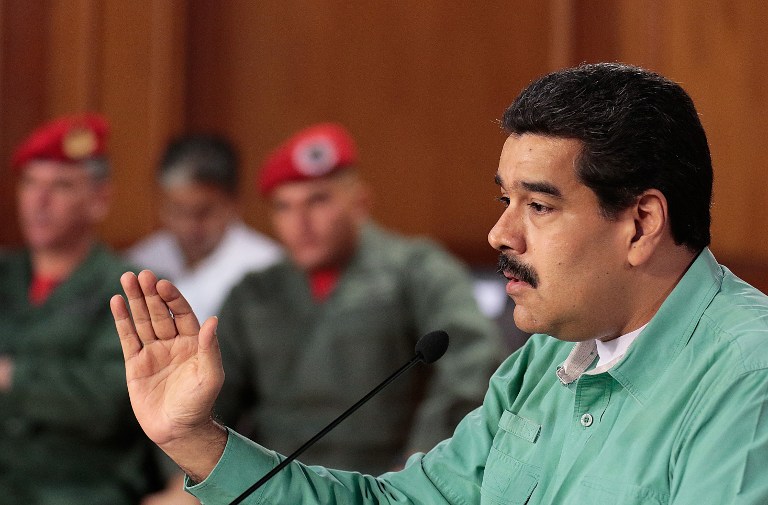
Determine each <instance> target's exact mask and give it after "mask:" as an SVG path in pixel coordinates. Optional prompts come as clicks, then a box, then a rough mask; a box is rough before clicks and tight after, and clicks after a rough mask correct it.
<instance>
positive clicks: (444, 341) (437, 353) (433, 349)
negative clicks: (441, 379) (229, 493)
mask: <svg viewBox="0 0 768 505" xmlns="http://www.w3.org/2000/svg"><path fill="white" fill-rule="evenodd" d="M447 349H448V334H447V333H446V332H444V331H443V330H435V331H431V332H429V333H427V334H426V335H424V336H423V337H421V338H420V339H419V341H418V342H416V354H415V355H414V356H413V358H411V360H410V361H408V362H407V363H406V364H405V365H403V366H401V367H400V369H398V370H397V371H396V372H395V373H393V374H392V375H390V376H389V377H387V378H386V379H384V381H383V382H382V383H381V384H379V385H378V386H376V387H375V388H373V390H371V392H370V393H368V394H367V395H365V396H364V397H362V398H361V399H360V400H359V401H358V402H357V403H355V404H354V405H352V406H351V407H350V408H348V409H347V410H346V411H344V413H343V414H341V415H340V416H339V417H337V418H336V419H334V420H333V421H331V423H330V424H329V425H328V426H326V427H325V428H323V429H322V430H320V432H319V433H318V434H317V435H315V436H314V437H312V438H310V439H309V440H308V441H307V442H305V443H304V445H302V446H301V447H299V448H298V449H296V450H295V451H294V452H293V453H292V454H291V455H290V456H288V457H287V458H285V459H284V460H283V461H281V462H280V463H279V464H278V465H277V466H276V467H274V468H273V469H272V470H270V471H269V473H267V474H266V475H264V477H262V478H261V479H259V480H258V481H257V482H256V483H255V484H253V485H252V486H251V487H249V488H248V489H246V490H245V491H244V492H243V493H242V494H241V495H240V496H238V497H237V498H235V499H234V501H232V502H231V503H230V504H229V505H237V504H238V503H241V502H242V501H243V500H245V499H246V498H247V497H248V496H249V495H250V494H251V493H253V492H254V491H256V490H257V489H259V488H260V487H261V486H263V485H264V484H265V483H266V482H267V481H268V480H269V479H271V478H272V477H274V476H275V474H277V472H279V471H280V470H282V469H283V468H285V467H286V466H288V465H289V464H290V463H291V461H293V460H294V459H296V458H297V457H298V456H299V455H300V454H301V453H302V452H304V451H306V450H307V449H309V448H310V447H311V446H312V445H313V444H314V443H315V442H317V441H318V440H320V439H321V438H323V437H324V436H325V435H326V434H327V433H328V432H329V431H331V430H332V429H334V428H335V427H336V426H337V425H338V424H339V423H341V422H342V421H343V420H344V419H346V418H347V417H349V415H350V414H352V413H353V412H354V411H356V410H357V409H359V408H360V407H361V406H362V405H363V404H364V403H365V402H367V401H368V400H370V399H371V398H373V396H374V395H376V394H377V393H378V392H379V391H381V390H382V389H384V388H385V387H387V386H388V385H389V384H390V383H391V382H392V381H394V380H395V379H397V378H398V377H400V375H402V374H403V372H405V371H406V370H408V369H409V368H411V367H412V366H413V365H415V364H416V363H418V362H420V361H423V362H424V363H434V362H435V361H437V360H439V359H440V358H441V357H442V356H443V354H445V351H446V350H447Z"/></svg>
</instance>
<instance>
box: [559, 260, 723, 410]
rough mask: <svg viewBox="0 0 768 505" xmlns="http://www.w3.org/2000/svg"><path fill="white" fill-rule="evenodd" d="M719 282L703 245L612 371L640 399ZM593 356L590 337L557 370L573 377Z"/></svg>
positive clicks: (569, 378)
mask: <svg viewBox="0 0 768 505" xmlns="http://www.w3.org/2000/svg"><path fill="white" fill-rule="evenodd" d="M722 282H723V271H722V268H721V267H720V265H718V263H717V260H715V257H714V256H713V255H712V252H711V251H710V250H709V249H707V248H705V249H704V250H703V251H702V252H701V253H700V254H699V256H698V257H697V258H696V259H695V260H694V262H693V263H692V264H691V266H690V268H688V271H687V272H686V273H685V274H684V275H683V277H682V278H681V279H680V282H678V283H677V286H675V288H674V289H673V290H672V292H671V293H670V294H669V296H668V297H667V299H666V300H664V303H662V305H661V307H660V308H659V310H658V312H657V313H656V314H655V315H654V316H653V318H652V319H651V321H650V322H649V323H648V325H647V326H646V327H645V329H644V330H643V331H642V332H641V333H640V335H639V336H638V337H637V339H636V341H635V342H634V344H633V345H632V346H631V347H630V348H629V349H628V350H627V353H626V355H625V356H624V359H623V360H621V361H620V362H619V363H617V364H616V365H615V366H613V367H612V368H611V369H610V370H609V371H608V373H609V374H611V375H612V376H613V377H614V378H615V379H616V380H617V381H618V382H619V383H620V384H621V385H622V386H623V387H624V388H625V389H627V390H628V391H629V393H630V394H631V395H632V396H633V397H634V398H635V399H636V400H637V401H638V402H640V403H641V404H643V403H645V402H646V401H647V400H648V398H649V397H650V392H651V390H652V388H653V386H654V384H655V383H656V380H657V378H658V377H660V376H661V375H662V374H663V373H664V371H665V370H666V369H667V368H668V367H669V366H670V365H671V363H672V361H673V360H674V359H675V358H676V357H677V355H678V354H679V353H680V351H681V350H682V349H683V348H684V347H685V346H686V345H687V344H688V341H689V340H690V338H691V335H692V334H693V330H694V329H695V328H696V325H697V324H698V322H699V319H701V316H702V314H703V313H704V310H705V309H706V308H707V306H709V304H710V302H711V301H712V299H713V298H714V297H715V294H717V292H718V291H720V286H721V285H722ZM596 357H597V350H596V346H595V341H594V340H590V341H587V342H579V343H577V344H576V345H575V346H574V348H573V350H572V351H571V354H569V355H568V358H567V359H566V360H565V362H564V363H563V364H562V365H561V366H560V367H558V369H557V376H558V378H559V379H560V381H561V382H562V383H563V384H569V383H571V382H573V381H574V380H576V379H578V378H579V377H580V376H581V374H583V373H584V372H585V371H586V370H587V368H588V367H589V366H591V364H592V363H593V362H594V360H595V358H596Z"/></svg>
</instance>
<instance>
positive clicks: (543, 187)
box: [493, 172, 563, 198]
mask: <svg viewBox="0 0 768 505" xmlns="http://www.w3.org/2000/svg"><path fill="white" fill-rule="evenodd" d="M493 180H494V182H496V185H497V186H501V187H504V180H503V179H502V178H501V175H499V174H498V172H497V173H496V175H495V176H494V178H493ZM520 187H522V188H523V189H524V190H526V191H529V192H531V193H543V194H545V195H549V196H552V197H554V198H563V192H562V191H560V188H558V187H557V186H555V185H554V184H552V183H549V182H545V181H533V182H528V181H522V182H520Z"/></svg>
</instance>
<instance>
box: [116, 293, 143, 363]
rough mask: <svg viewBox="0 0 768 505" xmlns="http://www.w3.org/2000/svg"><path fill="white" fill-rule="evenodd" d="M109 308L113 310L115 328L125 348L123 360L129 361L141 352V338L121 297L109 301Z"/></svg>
mask: <svg viewBox="0 0 768 505" xmlns="http://www.w3.org/2000/svg"><path fill="white" fill-rule="evenodd" d="M109 307H110V309H112V317H114V318H115V327H116V328H117V334H118V335H119V336H120V346H121V347H122V348H123V358H124V359H125V361H128V360H129V359H131V358H132V357H134V356H135V355H136V354H138V352H139V351H141V348H142V345H141V340H139V336H138V335H137V334H136V328H134V326H133V322H132V321H131V315H130V314H129V313H128V307H126V306H125V300H123V297H122V296H120V295H115V296H113V297H112V299H111V300H110V301H109Z"/></svg>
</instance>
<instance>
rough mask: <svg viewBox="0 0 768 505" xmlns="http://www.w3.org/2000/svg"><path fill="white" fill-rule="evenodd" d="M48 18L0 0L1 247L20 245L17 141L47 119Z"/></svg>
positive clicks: (39, 8) (38, 8)
mask: <svg viewBox="0 0 768 505" xmlns="http://www.w3.org/2000/svg"><path fill="white" fill-rule="evenodd" d="M45 19H46V10H45V8H44V5H42V4H39V3H37V2H31V3H29V4H28V3H27V2H10V1H0V174H2V176H0V248H2V247H4V246H14V245H18V244H19V243H20V241H21V236H20V234H19V230H18V226H17V224H16V219H17V218H16V194H15V189H14V183H15V177H14V175H13V174H12V173H11V170H10V156H11V152H12V151H13V148H14V146H15V145H16V144H17V142H18V141H19V140H20V139H21V138H22V137H23V136H24V135H25V134H26V132H27V131H29V130H30V129H31V128H32V127H33V126H34V125H35V124H36V123H37V121H38V120H39V119H40V118H42V117H44V114H45V108H46V104H45V103H44V102H43V101H42V100H41V99H40V97H42V96H43V95H44V89H45V86H46V73H45V68H44V67H42V66H41V65H40V62H41V61H45V55H46V50H47V47H46V43H45V37H44V33H43V32H42V31H40V30H38V29H37V26H38V25H39V23H40V22H41V20H43V22H44V20H45Z"/></svg>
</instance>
